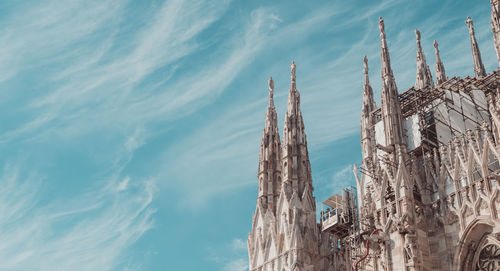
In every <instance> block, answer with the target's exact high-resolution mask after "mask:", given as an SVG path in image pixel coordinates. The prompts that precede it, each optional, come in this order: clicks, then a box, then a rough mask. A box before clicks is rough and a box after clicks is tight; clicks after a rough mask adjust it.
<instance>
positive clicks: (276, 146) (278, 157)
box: [259, 0, 500, 206]
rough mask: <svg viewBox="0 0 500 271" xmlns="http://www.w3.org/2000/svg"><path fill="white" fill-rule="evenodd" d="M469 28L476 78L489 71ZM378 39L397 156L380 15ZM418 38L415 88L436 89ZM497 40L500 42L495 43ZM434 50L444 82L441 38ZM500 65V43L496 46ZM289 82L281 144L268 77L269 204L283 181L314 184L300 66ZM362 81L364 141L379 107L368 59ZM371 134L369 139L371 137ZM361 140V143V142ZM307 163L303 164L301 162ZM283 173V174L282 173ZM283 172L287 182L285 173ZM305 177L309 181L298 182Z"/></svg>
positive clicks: (497, 0)
mask: <svg viewBox="0 0 500 271" xmlns="http://www.w3.org/2000/svg"><path fill="white" fill-rule="evenodd" d="M491 4H492V7H493V9H492V20H491V23H492V27H493V34H494V38H495V44H496V45H497V44H500V0H491ZM465 23H466V24H467V27H468V29H469V34H470V41H471V49H472V58H473V62H474V74H475V76H476V77H484V76H486V71H485V68H484V65H483V63H482V60H481V53H480V51H479V46H478V44H477V41H476V37H475V33H474V25H473V22H472V19H471V18H470V17H468V18H467V20H466V21H465ZM379 29H380V42H381V53H380V55H381V64H382V65H381V66H382V74H381V76H382V103H381V111H382V118H383V120H384V131H385V133H386V135H385V146H377V147H381V148H382V149H383V150H384V151H386V152H387V153H392V154H394V156H397V155H399V154H401V153H404V152H405V149H404V148H405V139H404V132H403V125H402V112H401V107H400V103H399V93H398V88H397V85H396V80H395V79H394V74H393V72H392V68H391V60H390V55H389V49H388V46H387V41H386V34H385V26H384V20H383V19H382V17H381V18H380V19H379ZM415 35H416V43H417V57H416V60H417V72H416V81H415V88H416V89H425V88H429V89H432V88H434V86H435V85H434V81H433V79H432V74H431V71H430V68H429V66H428V65H427V62H426V58H425V54H424V52H423V50H422V45H421V35H420V31H418V30H417V29H416V30H415ZM497 40H498V42H497ZM433 45H434V52H435V57H436V67H435V73H436V85H441V84H442V83H443V82H445V81H446V80H447V79H448V78H447V77H446V71H445V68H444V65H443V62H442V61H441V58H440V55H439V47H438V43H437V42H436V41H434V44H433ZM495 49H496V50H497V55H498V56H499V57H498V59H499V65H500V45H498V46H496V48H495ZM290 69H291V87H290V91H289V95H288V108H287V112H286V115H285V123H284V129H283V148H282V147H281V142H280V140H279V131H278V126H277V114H276V109H275V107H274V101H273V92H274V81H273V79H272V78H270V79H269V106H268V110H267V114H266V125H265V129H264V133H263V137H262V144H261V153H260V162H259V179H260V180H261V181H260V182H259V198H261V201H263V202H265V205H266V206H268V205H274V206H275V205H276V200H277V197H278V195H279V193H280V191H281V189H282V184H283V185H286V186H287V190H291V192H293V191H297V192H300V191H303V190H304V187H305V186H308V188H311V189H312V184H311V178H310V166H309V158H308V154H307V142H306V135H305V132H304V122H303V120H302V113H301V111H300V94H299V92H298V90H297V88H296V73H295V72H296V66H295V63H294V62H292V64H291V66H290ZM364 77H365V78H364V85H363V106H362V118H361V127H362V133H361V137H362V142H363V141H364V140H372V139H373V137H372V136H371V134H370V133H372V131H371V128H369V127H370V126H371V122H372V120H371V112H372V111H373V110H375V109H376V108H377V107H376V103H375V101H374V98H373V89H372V87H371V85H370V80H369V77H368V59H367V57H366V56H365V58H364ZM370 138H371V139H370ZM362 144H363V143H362ZM363 149H364V150H366V152H367V153H364V154H363V157H364V158H365V157H368V156H371V153H372V152H373V150H371V148H363ZM302 162H303V163H302ZM282 172H283V175H282V174H281V173H282ZM282 176H283V181H281V177H282ZM299 180H306V181H299Z"/></svg>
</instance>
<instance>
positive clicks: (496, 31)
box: [490, 0, 500, 66]
mask: <svg viewBox="0 0 500 271" xmlns="http://www.w3.org/2000/svg"><path fill="white" fill-rule="evenodd" d="M490 4H491V28H492V30H493V40H494V41H495V51H496V52H497V59H498V66H500V0H491V1H490Z"/></svg>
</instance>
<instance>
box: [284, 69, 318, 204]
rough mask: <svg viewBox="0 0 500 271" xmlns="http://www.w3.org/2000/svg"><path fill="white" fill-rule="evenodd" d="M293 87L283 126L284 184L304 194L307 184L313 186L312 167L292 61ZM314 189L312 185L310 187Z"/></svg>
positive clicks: (289, 191)
mask: <svg viewBox="0 0 500 271" xmlns="http://www.w3.org/2000/svg"><path fill="white" fill-rule="evenodd" d="M290 69H291V75H292V76H291V87H290V91H289V93H288V109H287V112H286V114H285V124H284V128H283V147H282V164H283V169H282V172H283V174H282V175H283V184H284V185H286V186H287V187H286V192H287V193H291V192H292V190H293V191H296V192H298V193H299V195H301V194H302V192H303V190H304V187H305V185H308V186H311V185H312V180H311V167H310V163H309V154H308V151H307V139H306V134H305V131H304V121H303V119H302V112H301V111H300V94H299V91H298V90H297V87H296V82H295V79H296V76H295V70H296V66H295V63H294V62H292V65H291V66H290ZM310 188H311V190H312V187H310Z"/></svg>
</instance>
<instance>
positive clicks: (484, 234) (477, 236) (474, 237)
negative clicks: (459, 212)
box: [453, 216, 495, 271]
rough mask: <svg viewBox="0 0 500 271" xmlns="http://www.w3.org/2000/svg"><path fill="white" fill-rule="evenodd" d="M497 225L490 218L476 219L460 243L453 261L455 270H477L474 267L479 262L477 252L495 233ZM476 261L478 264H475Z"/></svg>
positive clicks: (464, 233)
mask: <svg viewBox="0 0 500 271" xmlns="http://www.w3.org/2000/svg"><path fill="white" fill-rule="evenodd" d="M494 227H495V223H494V222H493V221H491V220H490V219H489V218H488V217H484V216H483V217H479V218H476V219H474V220H473V221H472V222H471V223H470V224H469V225H468V226H467V228H466V229H465V230H464V232H463V234H462V238H460V241H459V242H458V246H457V249H456V251H455V257H454V260H453V263H454V264H453V265H454V266H455V269H454V270H457V271H468V270H475V269H474V267H475V266H474V265H475V264H476V262H477V258H478V255H477V253H480V252H481V251H477V250H478V248H479V245H480V244H482V243H483V242H484V240H485V239H486V238H488V236H489V235H490V234H491V233H492V232H493V229H494ZM475 261H476V262H475Z"/></svg>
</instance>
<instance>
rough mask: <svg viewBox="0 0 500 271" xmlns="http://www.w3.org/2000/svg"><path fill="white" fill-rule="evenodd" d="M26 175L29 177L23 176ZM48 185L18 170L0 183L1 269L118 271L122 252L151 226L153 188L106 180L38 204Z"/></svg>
mask: <svg viewBox="0 0 500 271" xmlns="http://www.w3.org/2000/svg"><path fill="white" fill-rule="evenodd" d="M27 172H28V173H27ZM46 181H47V180H46V179H45V178H44V177H43V176H41V175H40V174H38V173H36V172H30V171H25V170H24V169H23V168H20V167H18V166H16V165H8V166H6V167H5V168H3V170H2V173H1V176H0V182H1V183H2V187H1V188H0V196H1V198H0V206H2V207H1V208H2V209H3V210H2V212H1V215H0V227H1V228H2V230H1V231H0V261H1V262H2V270H116V269H121V270H123V269H125V268H126V267H127V266H133V265H134V262H133V261H130V260H127V258H126V256H125V255H126V254H124V253H125V252H126V249H127V248H128V247H129V246H130V245H131V244H133V243H134V242H135V241H136V240H137V239H138V238H140V237H141V236H142V235H143V234H144V233H145V232H146V231H148V230H149V229H150V228H151V227H152V225H153V224H152V223H153V220H152V215H153V213H154V209H153V208H152V207H151V202H152V200H153V194H154V191H155V188H154V183H153V182H152V181H151V180H136V181H130V184H129V185H128V187H124V186H123V185H122V183H119V182H118V181H116V180H110V182H109V184H108V185H107V186H105V187H101V188H97V189H92V190H89V191H88V192H87V193H82V194H79V195H70V194H68V195H64V196H60V197H57V198H55V199H53V200H50V201H48V202H47V201H46V200H42V199H43V197H41V196H40V193H41V192H42V191H43V189H42V187H43V183H44V182H46Z"/></svg>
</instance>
